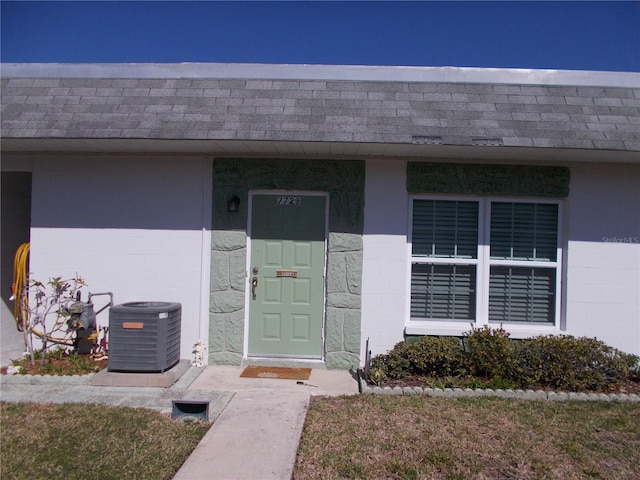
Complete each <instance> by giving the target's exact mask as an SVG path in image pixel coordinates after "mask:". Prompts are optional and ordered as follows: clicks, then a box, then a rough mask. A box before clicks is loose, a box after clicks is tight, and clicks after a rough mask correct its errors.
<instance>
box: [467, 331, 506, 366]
mask: <svg viewBox="0 0 640 480" xmlns="http://www.w3.org/2000/svg"><path fill="white" fill-rule="evenodd" d="M463 342H464V345H465V351H466V354H467V355H466V357H467V362H468V369H469V374H470V375H473V376H476V377H484V378H494V377H500V378H511V375H512V372H513V367H514V360H513V355H512V349H511V342H510V340H509V333H508V332H507V331H506V330H504V329H503V328H502V327H500V328H490V327H489V326H488V325H484V326H483V327H482V328H478V329H476V328H473V327H472V330H471V331H470V332H467V333H465V337H464V339H463Z"/></svg>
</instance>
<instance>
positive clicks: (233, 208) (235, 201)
mask: <svg viewBox="0 0 640 480" xmlns="http://www.w3.org/2000/svg"><path fill="white" fill-rule="evenodd" d="M238 210H240V199H239V198H238V197H237V196H236V195H234V196H233V197H231V198H230V199H229V201H228V202H227V212H229V213H236V212H237V211H238Z"/></svg>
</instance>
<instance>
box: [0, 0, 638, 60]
mask: <svg viewBox="0 0 640 480" xmlns="http://www.w3.org/2000/svg"><path fill="white" fill-rule="evenodd" d="M1 14H2V16H1V22H2V24H1V50H0V55H1V60H2V61H3V62H242V63H244V62H248V63H307V64H346V65H425V66H444V65H450V66H461V67H462V66H468V67H508V68H551V69H574V70H612V71H635V72H640V1H634V2H621V1H609V2H591V1H589V2H569V1H567V2H558V1H541V2H524V1H511V2H489V1H473V2H465V1H449V2H425V1H413V2H400V1H376V2H366V1H353V2H339V1H328V2H311V1H303V2H293V1H288V2H266V1H263V2H244V1H232V2H216V1H199V2H190V1H161V2H150V1H148V2H143V1H139V2H126V1H117V2H103V1H75V2H55V1H46V2H35V1H6V0H3V1H2V2H1Z"/></svg>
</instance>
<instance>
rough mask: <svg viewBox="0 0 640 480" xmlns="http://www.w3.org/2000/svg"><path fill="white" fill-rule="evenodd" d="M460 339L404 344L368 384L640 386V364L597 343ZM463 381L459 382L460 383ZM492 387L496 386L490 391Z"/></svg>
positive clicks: (488, 331) (376, 364)
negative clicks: (423, 380) (424, 380)
mask: <svg viewBox="0 0 640 480" xmlns="http://www.w3.org/2000/svg"><path fill="white" fill-rule="evenodd" d="M462 344H463V345H464V349H463V348H462V347H461V341H460V339H458V338H455V337H422V338H420V339H419V340H417V341H413V342H409V341H405V342H400V343H398V344H397V345H395V346H394V347H393V349H391V350H390V351H389V352H388V353H386V354H383V355H377V356H375V357H374V358H373V359H372V361H371V368H370V369H369V376H368V380H369V381H370V382H371V383H374V384H377V385H381V384H384V383H385V382H386V381H388V380H390V379H391V380H393V379H399V378H406V377H411V376H421V377H429V378H431V379H436V380H434V381H436V383H438V382H439V381H442V382H445V383H446V384H447V385H450V384H453V383H456V382H457V383H458V386H471V388H473V386H476V385H485V387H483V388H525V387H527V388H553V389H560V390H569V391H585V390H586V391H589V390H593V391H608V390H613V389H616V388H617V387H619V386H620V385H621V384H622V383H623V382H624V381H626V380H635V381H640V359H639V357H638V356H636V355H629V354H626V353H623V352H620V351H619V350H617V349H615V348H612V347H609V346H608V345H606V344H605V343H604V342H601V341H599V340H596V339H592V338H575V337H572V336H569V335H564V336H539V337H535V338H530V339H525V340H519V341H512V340H510V338H509V333H508V332H506V331H505V330H504V329H502V328H496V329H492V328H490V327H488V326H485V327H483V328H480V329H472V330H471V331H470V332H467V333H466V334H465V337H463V339H462ZM456 379H457V380H456ZM486 385H490V387H487V386H486Z"/></svg>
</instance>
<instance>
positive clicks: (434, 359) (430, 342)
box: [369, 337, 464, 384]
mask: <svg viewBox="0 0 640 480" xmlns="http://www.w3.org/2000/svg"><path fill="white" fill-rule="evenodd" d="M463 365H464V357H463V351H462V348H461V347H460V341H459V340H458V339H457V338H453V337H422V338H420V339H419V340H417V341H414V342H400V343H398V344H396V345H395V346H394V347H393V349H392V350H391V351H389V353H387V354H384V355H377V356H375V357H374V358H373V359H372V361H371V369H370V371H369V378H370V379H371V380H372V381H373V383H376V384H380V383H383V382H384V381H386V380H387V379H389V378H391V379H396V378H403V377H409V376H432V377H445V376H449V375H455V374H458V373H463V368H464V367H463Z"/></svg>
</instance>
